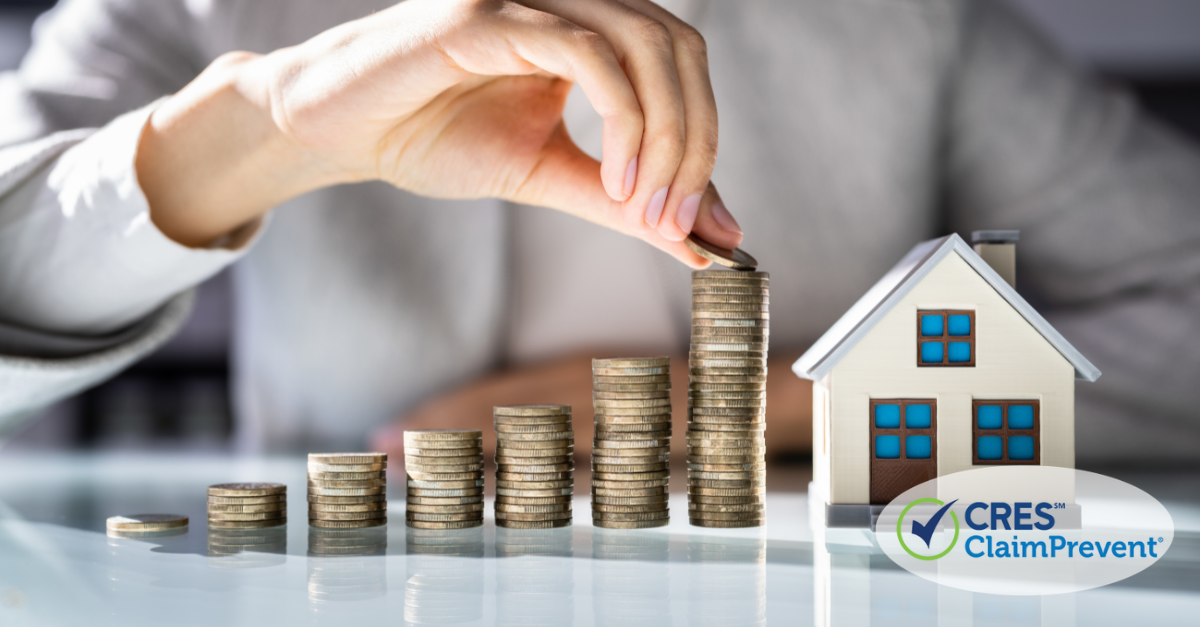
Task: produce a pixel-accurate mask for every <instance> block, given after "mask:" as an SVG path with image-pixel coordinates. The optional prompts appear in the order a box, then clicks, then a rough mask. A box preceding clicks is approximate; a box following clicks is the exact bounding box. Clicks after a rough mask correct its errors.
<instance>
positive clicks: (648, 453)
mask: <svg viewBox="0 0 1200 627" xmlns="http://www.w3.org/2000/svg"><path fill="white" fill-rule="evenodd" d="M670 452H671V447H670V446H655V447H647V448H597V449H592V456H593V457H638V458H642V457H645V458H649V457H657V456H662V455H667V454H669V453H670Z"/></svg>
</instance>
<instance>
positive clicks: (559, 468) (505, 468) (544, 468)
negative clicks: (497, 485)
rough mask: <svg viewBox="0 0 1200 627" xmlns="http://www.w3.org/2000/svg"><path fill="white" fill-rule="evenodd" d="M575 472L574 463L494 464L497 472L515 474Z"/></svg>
mask: <svg viewBox="0 0 1200 627" xmlns="http://www.w3.org/2000/svg"><path fill="white" fill-rule="evenodd" d="M567 470H575V463H574V462H571V463H567V464H542V465H538V464H496V471H497V472H504V473H516V474H540V473H547V472H564V471H567Z"/></svg>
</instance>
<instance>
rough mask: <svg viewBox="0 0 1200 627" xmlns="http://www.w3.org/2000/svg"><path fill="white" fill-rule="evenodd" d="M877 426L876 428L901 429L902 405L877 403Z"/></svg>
mask: <svg viewBox="0 0 1200 627" xmlns="http://www.w3.org/2000/svg"><path fill="white" fill-rule="evenodd" d="M875 428H876V429H899V428H900V406H899V405H876V406H875Z"/></svg>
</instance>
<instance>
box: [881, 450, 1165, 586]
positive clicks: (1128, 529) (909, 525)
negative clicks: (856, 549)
mask: <svg viewBox="0 0 1200 627" xmlns="http://www.w3.org/2000/svg"><path fill="white" fill-rule="evenodd" d="M1174 534H1175V526H1174V521H1173V520H1172V519H1171V515H1170V514H1169V513H1168V512H1167V510H1166V508H1165V507H1163V505H1162V503H1159V502H1158V501H1157V500H1156V499H1155V498H1154V497H1152V496H1150V495H1149V494H1146V493H1145V492H1144V491H1142V490H1140V489H1138V488H1137V487H1135V486H1132V485H1130V484H1128V483H1125V482H1123V481H1119V480H1117V479H1113V478H1111V477H1106V476H1104V475H1099V474H1096V473H1091V472H1086V471H1081V470H1073V469H1070V468H1057V467H1050V466H1001V467H993V468H978V469H973V470H967V471H964V472H958V473H954V474H950V475H946V476H944V477H939V478H937V479H934V480H932V481H927V482H925V483H923V484H920V485H918V486H916V487H914V488H912V489H910V490H908V491H906V492H904V493H903V494H901V495H900V496H899V497H897V498H896V499H895V500H894V501H892V502H891V503H889V504H888V505H887V506H886V507H884V509H883V511H882V512H881V513H880V514H879V519H878V520H877V521H876V523H875V533H874V537H875V541H876V542H877V543H878V545H879V548H880V549H882V550H883V552H884V553H885V554H887V556H888V557H890V558H891V559H892V561H894V562H896V563H897V564H899V565H900V566H901V567H903V568H904V569H906V570H908V571H909V572H912V573H914V574H916V575H918V576H920V577H923V578H925V579H928V580H930V581H933V582H935V583H938V584H942V585H946V586H950V587H954V588H959V589H962V590H969V591H972V592H982V593H987V594H1011V595H1045V594H1061V593H1067V592H1079V591H1082V590H1089V589H1091V588H1097V587H1100V586H1105V585H1108V584H1111V583H1114V582H1117V581H1120V580H1122V579H1125V578H1127V577H1130V576H1132V575H1134V574H1136V573H1138V572H1141V571H1142V570H1145V569H1146V568H1149V567H1151V566H1152V565H1153V564H1154V563H1155V562H1156V561H1158V560H1159V559H1161V558H1162V556H1163V555H1164V554H1165V553H1166V552H1167V550H1168V549H1169V548H1170V545H1171V542H1172V541H1173V539H1174Z"/></svg>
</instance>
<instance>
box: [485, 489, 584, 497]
mask: <svg viewBox="0 0 1200 627" xmlns="http://www.w3.org/2000/svg"><path fill="white" fill-rule="evenodd" d="M572 492H574V490H573V489H572V488H550V489H546V490H518V489H512V488H496V494H497V495H500V496H518V497H525V498H535V497H544V496H568V495H570V494H571V493H572Z"/></svg>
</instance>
